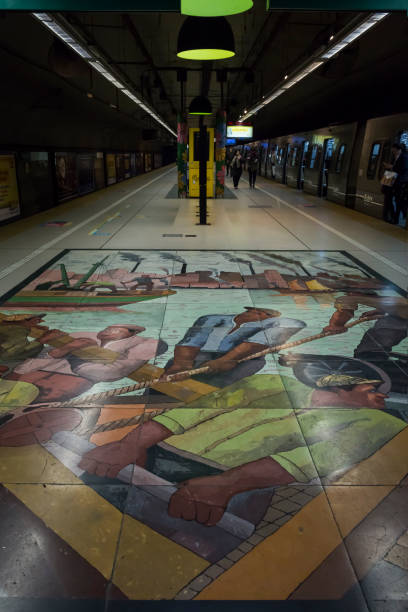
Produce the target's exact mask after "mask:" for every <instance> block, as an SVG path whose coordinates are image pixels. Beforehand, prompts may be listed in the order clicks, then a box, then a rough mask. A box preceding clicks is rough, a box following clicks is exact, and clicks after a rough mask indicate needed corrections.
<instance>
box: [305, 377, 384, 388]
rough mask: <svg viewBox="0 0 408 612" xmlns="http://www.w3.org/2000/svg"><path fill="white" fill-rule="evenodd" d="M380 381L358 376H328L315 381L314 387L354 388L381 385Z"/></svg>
mask: <svg viewBox="0 0 408 612" xmlns="http://www.w3.org/2000/svg"><path fill="white" fill-rule="evenodd" d="M382 382H384V381H382V380H379V379H377V380H373V379H369V378H360V377H359V376H347V375H345V374H329V375H328V376H322V377H321V378H318V379H317V380H316V387H319V388H320V389H321V388H324V387H343V386H350V387H351V386H354V385H364V384H371V385H374V384H378V383H382Z"/></svg>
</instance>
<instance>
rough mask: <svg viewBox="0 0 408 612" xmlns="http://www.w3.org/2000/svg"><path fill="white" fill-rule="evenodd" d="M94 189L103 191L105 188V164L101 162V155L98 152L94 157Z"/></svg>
mask: <svg viewBox="0 0 408 612" xmlns="http://www.w3.org/2000/svg"><path fill="white" fill-rule="evenodd" d="M94 170H95V189H103V187H105V164H104V162H103V153H102V151H98V153H97V154H96V156H95V168H94Z"/></svg>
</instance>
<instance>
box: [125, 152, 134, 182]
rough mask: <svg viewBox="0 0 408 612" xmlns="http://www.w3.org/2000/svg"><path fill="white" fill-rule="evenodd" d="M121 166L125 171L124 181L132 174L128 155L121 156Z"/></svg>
mask: <svg viewBox="0 0 408 612" xmlns="http://www.w3.org/2000/svg"><path fill="white" fill-rule="evenodd" d="M123 166H124V171H125V179H128V178H130V177H131V176H132V173H131V170H130V153H124V154H123Z"/></svg>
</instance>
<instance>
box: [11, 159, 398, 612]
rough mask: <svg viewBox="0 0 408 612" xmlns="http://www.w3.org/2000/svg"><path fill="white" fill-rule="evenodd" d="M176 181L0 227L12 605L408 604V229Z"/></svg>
mask: <svg viewBox="0 0 408 612" xmlns="http://www.w3.org/2000/svg"><path fill="white" fill-rule="evenodd" d="M176 181H177V173H176V170H175V169H174V167H173V166H167V167H165V168H163V169H160V170H157V171H153V172H152V173H150V174H149V175H144V176H141V177H136V178H133V179H130V180H128V181H127V182H123V183H119V184H117V185H114V186H112V187H110V188H107V189H104V190H101V191H98V192H95V193H93V194H90V195H87V196H84V197H82V198H78V199H75V200H72V201H70V202H67V203H65V204H62V205H60V206H59V207H58V208H56V209H51V210H48V211H46V212H44V213H41V214H37V215H34V216H32V217H29V218H27V219H23V220H20V221H17V222H15V223H12V224H9V225H7V226H3V227H2V228H0V261H1V269H0V279H1V280H0V294H1V295H2V300H1V307H0V364H1V366H0V367H1V378H0V475H1V487H0V497H1V505H0V507H1V510H0V512H1V530H2V539H1V550H0V558H1V563H0V587H1V597H0V610H4V611H6V610H7V612H21V611H24V612H25V611H26V610H27V611H28V610H30V612H37V610H38V611H41V612H44V611H45V610H47V612H48V611H52V612H53V611H54V610H55V611H57V610H58V611H60V610H61V611H64V612H65V611H67V612H71V610H72V611H75V612H77V611H82V610H84V611H94V610H95V611H98V612H99V611H104V612H115V611H133V610H138V611H139V610H140V611H141V610H154V611H159V610H160V611H162V610H163V611H165V610H177V611H178V610H189V612H190V610H192V611H194V610H210V609H211V610H231V611H232V610H234V612H237V611H239V612H244V611H245V612H247V611H252V610H268V611H271V612H275V611H279V612H280V611H281V610H296V611H302V610H313V611H315V610H316V611H317V610H322V611H326V610H327V611H330V610H339V611H342V610H348V611H356V612H360V611H361V612H363V611H364V612H368V611H370V612H402V611H403V610H407V609H408V518H407V516H408V514H407V507H408V427H407V424H408V404H407V389H408V363H407V348H408V341H407V318H408V303H407V300H406V294H405V292H404V290H405V288H406V286H407V269H406V262H407V232H406V231H405V230H404V229H402V228H401V227H398V226H394V225H389V224H386V223H384V222H383V221H381V220H378V219H375V218H373V217H368V216H366V215H363V214H361V213H359V212H356V211H354V210H350V209H347V208H345V207H343V206H339V205H336V204H333V203H330V202H328V201H324V200H322V199H319V198H316V197H313V196H308V195H305V194H303V193H300V192H296V191H294V190H291V189H289V188H287V187H285V186H283V185H279V184H277V183H275V182H273V181H270V180H267V179H264V178H259V179H258V181H257V185H256V189H249V185H248V182H247V174H246V172H244V174H243V177H242V179H241V182H240V184H239V188H238V189H236V190H235V189H233V186H232V183H230V179H227V187H228V197H226V198H225V199H216V200H209V202H208V204H209V213H210V214H209V221H210V225H207V226H200V225H197V217H196V214H197V200H190V199H184V200H183V199H175V198H174V197H173V196H174V186H175V184H176ZM207 364H208V365H207ZM168 376H170V378H167V377H168ZM171 376H173V378H171Z"/></svg>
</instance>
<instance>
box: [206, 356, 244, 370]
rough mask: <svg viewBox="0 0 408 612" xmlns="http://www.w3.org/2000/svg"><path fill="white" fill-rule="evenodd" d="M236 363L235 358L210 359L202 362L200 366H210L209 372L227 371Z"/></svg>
mask: <svg viewBox="0 0 408 612" xmlns="http://www.w3.org/2000/svg"><path fill="white" fill-rule="evenodd" d="M237 364H238V361H237V360H235V359H223V358H222V357H220V359H212V360H211V361H207V362H206V363H203V364H202V365H201V366H200V367H202V368H205V367H207V368H210V372H229V371H230V370H233V369H234V368H235V367H236V366H237Z"/></svg>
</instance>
